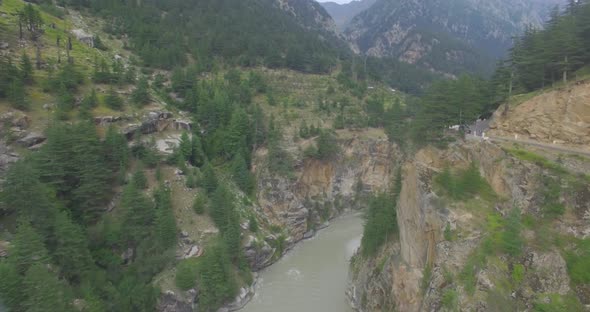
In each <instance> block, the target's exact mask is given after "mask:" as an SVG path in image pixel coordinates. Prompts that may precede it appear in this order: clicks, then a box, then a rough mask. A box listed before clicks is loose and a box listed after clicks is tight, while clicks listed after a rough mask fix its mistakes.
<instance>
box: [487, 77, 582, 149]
mask: <svg viewBox="0 0 590 312" xmlns="http://www.w3.org/2000/svg"><path fill="white" fill-rule="evenodd" d="M589 92H590V84H589V83H588V82H586V81H583V80H582V81H579V82H575V83H570V84H568V85H566V86H561V87H557V88H555V89H554V90H549V91H545V92H537V94H536V95H533V96H532V97H531V96H529V97H530V98H528V99H527V95H523V96H522V97H524V99H523V100H522V102H521V103H518V102H516V103H515V104H513V105H508V104H507V105H508V106H507V107H506V106H504V107H502V108H501V109H499V110H498V111H497V112H496V114H494V116H493V122H492V124H491V125H490V127H491V130H490V131H489V135H491V136H499V137H509V138H514V137H517V138H518V137H520V139H525V140H534V141H537V142H542V143H548V144H558V145H568V146H571V147H574V148H580V149H588V146H590V132H589V131H590V101H589V99H588V96H589Z"/></svg>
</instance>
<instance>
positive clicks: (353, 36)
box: [346, 0, 560, 74]
mask: <svg viewBox="0 0 590 312" xmlns="http://www.w3.org/2000/svg"><path fill="white" fill-rule="evenodd" d="M559 2H560V1H558V0H555V1H534V2H530V1H524V0H519V1H506V0H494V1H481V0H460V1H440V0H427V1H417V0H401V1H392V0H379V1H377V3H375V4H374V5H373V6H372V7H371V8H370V9H369V10H367V11H365V12H362V13H361V14H359V15H358V16H357V17H355V18H354V19H353V21H352V22H351V25H350V27H349V28H348V30H347V31H346V36H347V38H348V39H349V40H350V42H351V43H352V45H353V48H354V50H356V51H358V52H360V53H366V54H368V55H373V56H393V57H396V58H399V59H400V60H403V61H405V62H408V63H412V64H419V65H421V66H425V67H427V68H430V69H432V70H435V71H441V72H445V73H453V74H456V73H459V72H461V71H464V70H470V71H480V72H481V71H487V70H489V69H490V67H489V66H492V64H493V60H494V59H495V58H498V57H500V56H502V55H504V53H505V52H506V50H507V49H508V48H509V47H510V45H511V43H512V42H511V40H512V37H513V36H515V35H518V34H520V33H521V32H522V31H523V29H524V27H525V26H526V25H532V26H534V27H540V26H541V25H542V21H543V20H544V17H545V16H546V14H547V13H548V8H549V7H550V5H551V4H556V3H559Z"/></svg>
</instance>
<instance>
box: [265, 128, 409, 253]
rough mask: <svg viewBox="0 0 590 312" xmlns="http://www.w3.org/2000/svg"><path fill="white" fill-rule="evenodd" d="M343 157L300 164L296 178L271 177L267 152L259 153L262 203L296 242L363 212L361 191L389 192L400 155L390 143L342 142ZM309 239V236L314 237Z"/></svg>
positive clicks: (354, 139) (366, 140)
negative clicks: (348, 211)
mask: <svg viewBox="0 0 590 312" xmlns="http://www.w3.org/2000/svg"><path fill="white" fill-rule="evenodd" d="M339 143H340V144H339V145H340V148H341V153H340V154H339V155H338V156H337V157H336V158H335V159H333V160H328V161H321V160H316V159H301V158H299V159H300V160H298V161H296V163H297V164H296V169H295V172H294V174H293V177H281V176H277V175H273V174H270V173H269V172H268V171H267V169H266V167H265V165H264V162H265V161H266V160H265V157H264V155H265V153H266V151H260V152H259V153H258V157H257V159H258V162H259V165H257V166H256V167H257V168H261V169H260V170H258V172H257V175H258V190H259V193H258V200H259V205H260V208H261V210H262V211H261V212H262V213H263V214H264V215H265V216H267V217H268V219H269V221H270V222H272V223H275V224H279V225H283V226H285V227H286V229H287V230H288V233H289V236H290V238H291V240H292V241H293V242H296V241H299V240H301V239H303V237H304V235H305V234H306V233H308V232H309V231H310V230H312V231H313V230H314V229H315V228H317V227H318V226H320V225H321V224H323V223H324V222H325V221H328V220H329V219H330V218H332V217H334V216H336V215H337V214H339V213H340V212H341V211H342V210H343V209H345V208H353V209H354V208H359V207H360V206H362V203H355V198H356V197H357V195H358V193H359V192H373V191H379V190H384V189H386V188H387V187H388V185H389V183H390V180H391V178H390V177H391V172H392V168H393V166H394V161H395V159H398V158H399V156H398V151H397V149H396V147H395V146H394V145H392V144H391V143H389V142H388V141H387V140H386V139H381V138H379V139H377V138H375V139H360V138H358V137H353V138H348V139H342V140H340V141H339ZM308 235H309V234H308Z"/></svg>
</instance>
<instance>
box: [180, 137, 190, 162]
mask: <svg viewBox="0 0 590 312" xmlns="http://www.w3.org/2000/svg"><path fill="white" fill-rule="evenodd" d="M178 149H179V152H180V154H181V155H182V159H184V160H187V159H191V158H192V154H193V152H192V143H191V139H190V138H189V136H188V134H187V133H186V132H183V133H182V135H181V136H180V144H179V146H178Z"/></svg>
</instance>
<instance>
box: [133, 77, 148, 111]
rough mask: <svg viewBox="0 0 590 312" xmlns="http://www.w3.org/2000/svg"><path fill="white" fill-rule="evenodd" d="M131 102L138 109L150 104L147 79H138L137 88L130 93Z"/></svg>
mask: <svg viewBox="0 0 590 312" xmlns="http://www.w3.org/2000/svg"><path fill="white" fill-rule="evenodd" d="M131 100H132V101H133V103H135V104H136V105H137V106H140V107H142V106H144V105H145V104H147V103H149V102H150V93H149V85H148V81H147V78H145V77H142V78H140V79H139V82H138V83H137V87H136V88H135V90H133V92H132V93H131Z"/></svg>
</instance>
